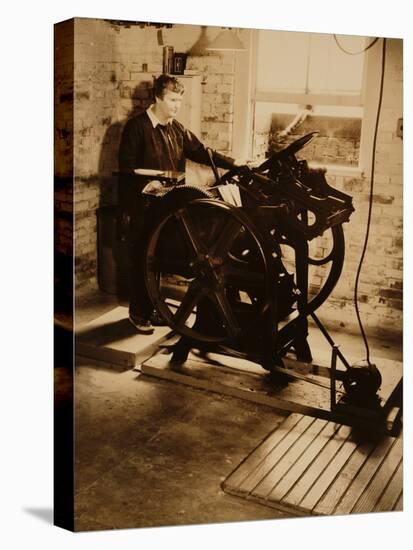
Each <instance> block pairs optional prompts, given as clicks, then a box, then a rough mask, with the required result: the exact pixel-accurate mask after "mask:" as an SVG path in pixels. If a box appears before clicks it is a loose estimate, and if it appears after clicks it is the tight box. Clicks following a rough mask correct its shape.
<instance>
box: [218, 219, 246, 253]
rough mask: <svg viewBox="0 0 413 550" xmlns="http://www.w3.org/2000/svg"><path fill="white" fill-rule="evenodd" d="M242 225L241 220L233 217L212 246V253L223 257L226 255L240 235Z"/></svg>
mask: <svg viewBox="0 0 413 550" xmlns="http://www.w3.org/2000/svg"><path fill="white" fill-rule="evenodd" d="M241 227H242V224H241V222H240V221H239V220H237V219H236V218H233V217H231V218H230V219H229V220H228V221H227V223H226V224H225V226H224V227H223V228H222V230H221V234H220V236H219V237H218V239H217V241H216V243H215V244H214V246H213V247H212V251H211V253H212V255H214V256H221V257H224V256H226V255H227V254H228V252H229V251H230V249H231V246H232V244H233V242H234V241H235V239H236V237H238V235H239V232H240V230H241Z"/></svg>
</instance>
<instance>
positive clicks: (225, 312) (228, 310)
mask: <svg viewBox="0 0 413 550" xmlns="http://www.w3.org/2000/svg"><path fill="white" fill-rule="evenodd" d="M212 296H213V298H214V299H215V303H216V305H217V308H218V313H219V314H220V317H221V319H222V321H223V322H224V326H225V329H226V330H227V332H228V334H229V335H230V336H231V338H234V337H236V336H237V335H238V334H239V332H240V327H239V324H238V321H237V318H236V317H235V315H234V312H233V310H232V307H231V304H230V303H229V301H228V298H227V296H226V294H225V291H224V290H214V291H213V293H212Z"/></svg>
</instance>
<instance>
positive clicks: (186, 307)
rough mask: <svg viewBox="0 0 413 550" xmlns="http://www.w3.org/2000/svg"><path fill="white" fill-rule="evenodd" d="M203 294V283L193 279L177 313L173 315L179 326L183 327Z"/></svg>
mask: <svg viewBox="0 0 413 550" xmlns="http://www.w3.org/2000/svg"><path fill="white" fill-rule="evenodd" d="M201 296H202V288H201V285H200V284H199V282H198V281H193V282H192V283H191V284H190V285H189V287H188V290H187V292H186V294H185V296H184V298H183V300H182V302H181V304H180V306H179V307H178V309H177V310H176V313H175V315H174V316H173V320H174V323H176V325H177V326H178V327H182V326H183V325H184V324H185V322H186V320H187V319H188V317H189V316H190V315H191V313H192V311H193V309H194V307H195V306H196V305H197V303H198V302H199V299H200V298H201Z"/></svg>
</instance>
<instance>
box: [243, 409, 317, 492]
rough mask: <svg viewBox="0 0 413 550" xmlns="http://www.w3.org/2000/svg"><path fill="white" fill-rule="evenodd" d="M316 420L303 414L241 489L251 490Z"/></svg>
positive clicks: (244, 482)
mask: <svg viewBox="0 0 413 550" xmlns="http://www.w3.org/2000/svg"><path fill="white" fill-rule="evenodd" d="M313 422H315V420H314V418H311V417H310V416H303V417H302V419H301V420H300V422H299V423H298V424H297V425H296V426H295V427H294V429H293V430H290V431H289V432H288V434H287V435H286V436H285V437H284V438H283V439H282V441H281V442H280V443H279V444H278V445H277V446H276V447H275V448H274V449H273V450H272V451H271V452H270V453H269V454H268V455H267V456H266V457H265V458H264V460H262V462H261V463H260V464H259V465H258V467H257V468H256V469H255V470H253V471H252V472H251V474H250V475H249V476H248V477H247V478H246V479H245V480H244V481H243V482H242V483H241V485H240V489H241V490H242V491H244V492H246V493H249V492H251V491H252V490H253V489H254V488H255V487H256V486H257V485H258V484H259V482H260V481H261V480H262V479H263V478H264V477H265V476H266V475H267V474H268V473H269V472H270V471H271V469H272V468H273V467H274V466H275V465H276V464H277V463H278V462H279V461H280V460H281V458H282V457H283V456H284V454H285V453H287V452H288V450H289V449H290V447H291V446H292V445H294V443H295V442H296V441H297V439H299V438H300V436H301V435H302V434H303V433H304V432H305V431H306V429H307V428H308V427H309V426H310V425H311V424H312V423H313Z"/></svg>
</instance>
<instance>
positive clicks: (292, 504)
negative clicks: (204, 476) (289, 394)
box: [223, 413, 403, 515]
mask: <svg viewBox="0 0 413 550" xmlns="http://www.w3.org/2000/svg"><path fill="white" fill-rule="evenodd" d="M402 452H403V444H402V438H401V437H398V438H394V437H390V436H381V437H379V436H378V437H376V438H375V439H370V440H359V439H358V438H357V437H355V434H354V433H353V431H352V429H351V428H350V427H348V426H344V425H341V424H334V423H333V422H328V421H326V420H321V419H315V418H312V417H309V416H303V415H301V414H297V413H293V414H291V415H290V416H289V417H288V418H287V419H286V420H285V421H284V422H283V423H282V424H281V426H280V427H279V428H278V429H277V430H275V431H274V432H273V433H271V434H270V435H269V436H268V437H267V438H266V439H265V440H264V441H263V442H262V443H261V444H260V445H259V446H258V447H257V448H256V449H255V450H254V451H253V452H252V453H251V454H250V455H249V456H248V457H247V458H246V459H245V460H244V461H243V462H242V463H241V464H240V466H238V468H237V469H236V470H235V471H234V472H233V473H232V474H231V475H230V476H229V477H228V478H227V479H226V480H225V481H224V483H223V489H224V491H226V492H227V493H230V494H233V495H237V496H241V497H243V498H246V499H250V500H254V501H257V502H259V503H261V504H265V505H267V506H272V507H274V508H277V509H280V510H283V511H286V512H289V513H293V514H294V515H341V514H352V513H361V512H380V511H392V510H402V507H403V457H402Z"/></svg>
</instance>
